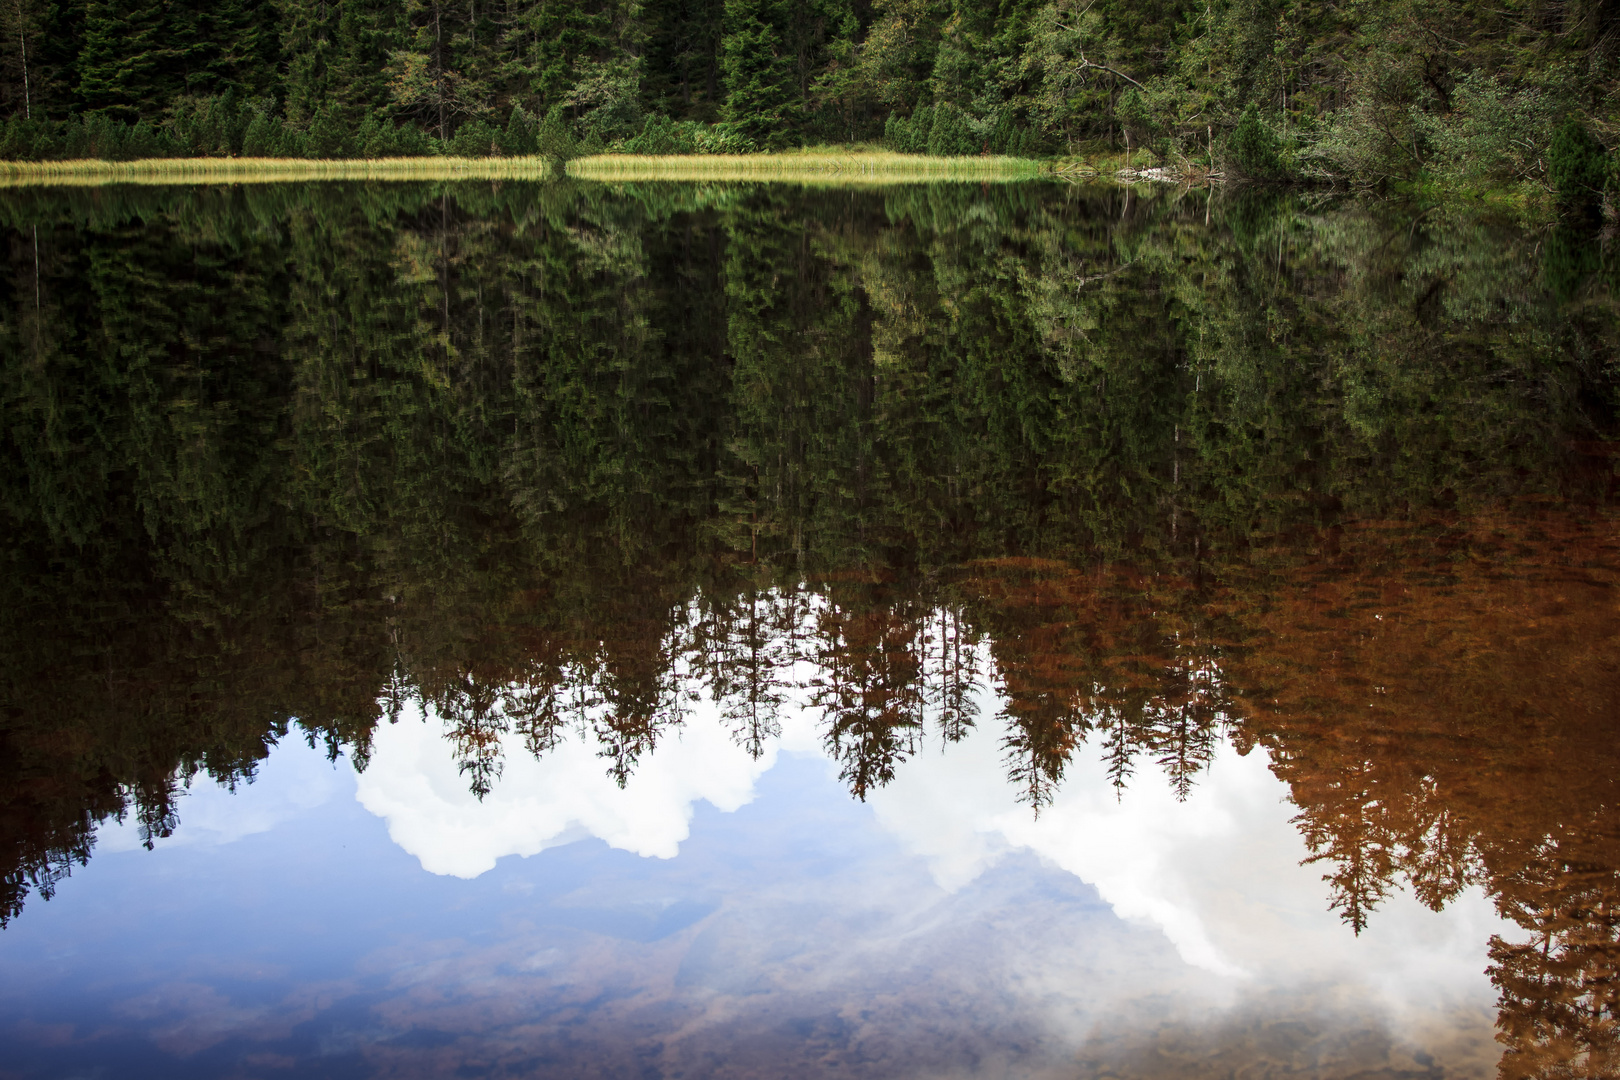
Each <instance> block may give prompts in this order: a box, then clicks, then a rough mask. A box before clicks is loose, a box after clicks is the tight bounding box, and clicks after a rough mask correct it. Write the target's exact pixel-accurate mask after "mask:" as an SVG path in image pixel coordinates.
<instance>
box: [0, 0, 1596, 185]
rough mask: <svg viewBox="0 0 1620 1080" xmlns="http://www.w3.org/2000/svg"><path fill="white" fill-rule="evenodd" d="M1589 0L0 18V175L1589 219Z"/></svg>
mask: <svg viewBox="0 0 1620 1080" xmlns="http://www.w3.org/2000/svg"><path fill="white" fill-rule="evenodd" d="M1617 59H1620V8H1617V7H1616V5H1614V4H1613V3H1611V2H1609V0H1510V2H1508V3H1503V4H1495V5H1484V4H1479V3H1475V2H1471V0H1445V2H1433V3H1431V2H1420V0H1393V2H1389V3H1379V4H1366V5H1344V4H1339V3H1334V2H1331V0H1212V2H1206V0H1196V2H1194V0H813V2H808V3H790V2H788V0H644V2H634V0H483V2H480V0H277V2H275V3H269V4H253V3H248V2H247V0H218V2H205V0H174V2H163V0H132V2H130V3H118V4H115V3H106V2H100V0H61V2H54V3H52V2H47V0H5V2H4V3H3V4H0V114H3V115H4V116H6V118H7V119H6V121H5V123H4V126H3V130H0V158H5V159H10V160H43V159H67V158H100V159H108V160H126V159H131V158H142V157H171V156H217V155H239V156H248V157H315V158H339V157H388V156H415V155H430V154H453V155H457V156H477V157H481V156H487V155H531V154H538V155H545V156H551V157H559V158H567V157H570V156H574V155H577V154H588V153H594V152H600V151H609V150H611V151H619V152H628V153H645V154H675V153H716V152H748V151H756V150H782V149H787V148H791V147H796V146H803V145H810V144H843V145H868V146H881V147H885V148H887V149H891V150H896V151H901V152H910V153H928V154H935V155H953V156H954V155H971V154H1008V155H1017V156H1026V157H1040V156H1050V155H1069V154H1086V153H1119V152H1125V151H1132V152H1138V153H1146V154H1148V155H1150V157H1151V159H1152V160H1154V161H1157V162H1159V163H1161V164H1167V165H1171V166H1175V167H1179V168H1183V169H1204V170H1223V171H1224V172H1225V173H1227V174H1230V175H1241V176H1247V177H1251V178H1256V179H1273V180H1315V181H1329V182H1336V183H1337V182H1345V183H1351V184H1359V185H1385V184H1389V183H1392V182H1401V181H1413V180H1427V181H1435V182H1440V183H1443V184H1447V185H1450V186H1454V187H1464V188H1486V187H1501V186H1513V185H1531V186H1541V187H1544V188H1546V187H1550V188H1552V189H1554V190H1555V191H1556V192H1557V193H1558V194H1559V195H1560V197H1562V198H1564V199H1565V200H1566V201H1576V202H1580V201H1595V199H1596V198H1597V196H1598V195H1599V194H1600V193H1601V192H1602V191H1603V190H1604V189H1605V188H1606V187H1607V185H1608V183H1609V177H1610V174H1611V173H1612V171H1613V170H1612V168H1611V167H1610V161H1609V153H1608V149H1607V148H1608V147H1609V146H1612V145H1613V144H1614V142H1615V140H1616V138H1617V136H1620V126H1617V123H1616V120H1615V115H1616V114H1615V103H1616V100H1617V99H1616V89H1617V86H1620V68H1617Z"/></svg>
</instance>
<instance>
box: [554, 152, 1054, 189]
mask: <svg viewBox="0 0 1620 1080" xmlns="http://www.w3.org/2000/svg"><path fill="white" fill-rule="evenodd" d="M1044 171H1045V170H1043V168H1042V166H1041V163H1040V162H1038V161H1031V160H1029V159H1027V158H1013V157H988V156H974V157H926V156H923V155H920V154H896V153H891V152H888V151H871V152H865V153H855V152H850V153H839V152H828V151H814V150H810V151H801V152H797V153H785V154H704V155H672V156H668V157H657V156H651V155H648V156H639V155H630V154H598V155H596V156H594V157H585V158H577V159H575V160H574V161H570V162H569V163H568V175H570V176H577V177H579V178H580V179H582V180H609V181H615V180H783V181H796V182H806V181H808V182H820V183H837V184H851V183H856V184H859V183H872V184H884V183H888V184H894V183H907V182H911V181H918V180H976V181H983V180H1028V179H1032V178H1034V177H1037V176H1040V175H1042V174H1043V172H1044Z"/></svg>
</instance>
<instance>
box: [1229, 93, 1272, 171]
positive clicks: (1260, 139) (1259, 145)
mask: <svg viewBox="0 0 1620 1080" xmlns="http://www.w3.org/2000/svg"><path fill="white" fill-rule="evenodd" d="M1226 149H1227V156H1228V158H1229V159H1230V161H1231V164H1232V165H1233V166H1234V167H1235V168H1236V169H1237V171H1238V172H1239V173H1241V174H1242V175H1243V176H1246V177H1248V178H1249V179H1251V180H1280V179H1282V177H1283V175H1284V172H1285V170H1284V168H1283V160H1282V140H1280V139H1278V138H1277V133H1276V132H1274V131H1272V130H1271V126H1270V125H1269V124H1267V123H1266V122H1265V121H1264V120H1262V119H1261V118H1260V111H1259V110H1258V109H1256V108H1255V107H1254V106H1253V105H1250V106H1249V107H1248V108H1247V109H1245V110H1243V115H1242V116H1240V117H1238V122H1237V126H1236V127H1234V128H1233V129H1232V134H1231V135H1230V136H1228V138H1227V142H1226Z"/></svg>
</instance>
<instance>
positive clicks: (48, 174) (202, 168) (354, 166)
mask: <svg viewBox="0 0 1620 1080" xmlns="http://www.w3.org/2000/svg"><path fill="white" fill-rule="evenodd" d="M550 168H551V166H550V165H549V164H548V163H547V161H546V160H545V159H544V158H538V157H524V158H496V157H491V158H452V157H409V158H373V159H367V160H360V161H321V160H311V159H308V158H223V157H219V158H153V159H150V160H147V161H5V162H0V185H8V186H15V185H23V184H56V185H91V184H195V183H209V184H265V183H281V182H288V181H297V180H538V179H540V178H542V177H544V176H545V175H546V174H547V170H548V169H550Z"/></svg>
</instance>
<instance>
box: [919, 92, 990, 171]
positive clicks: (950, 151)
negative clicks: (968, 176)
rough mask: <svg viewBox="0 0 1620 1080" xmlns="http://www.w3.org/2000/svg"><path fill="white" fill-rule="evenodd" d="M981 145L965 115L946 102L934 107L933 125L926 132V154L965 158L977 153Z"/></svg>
mask: <svg viewBox="0 0 1620 1080" xmlns="http://www.w3.org/2000/svg"><path fill="white" fill-rule="evenodd" d="M982 145H983V144H982V141H981V140H980V139H979V138H978V137H977V135H975V133H974V131H973V127H972V121H971V120H970V119H969V118H968V114H967V113H965V112H963V111H962V110H961V109H959V108H957V107H956V106H955V105H952V104H951V103H950V102H948V101H947V102H943V103H941V104H939V105H936V106H934V125H933V128H932V129H931V130H930V131H929V132H928V153H930V154H932V155H934V156H935V157H965V156H967V155H968V154H977V153H979V151H980V149H981V148H982Z"/></svg>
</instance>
